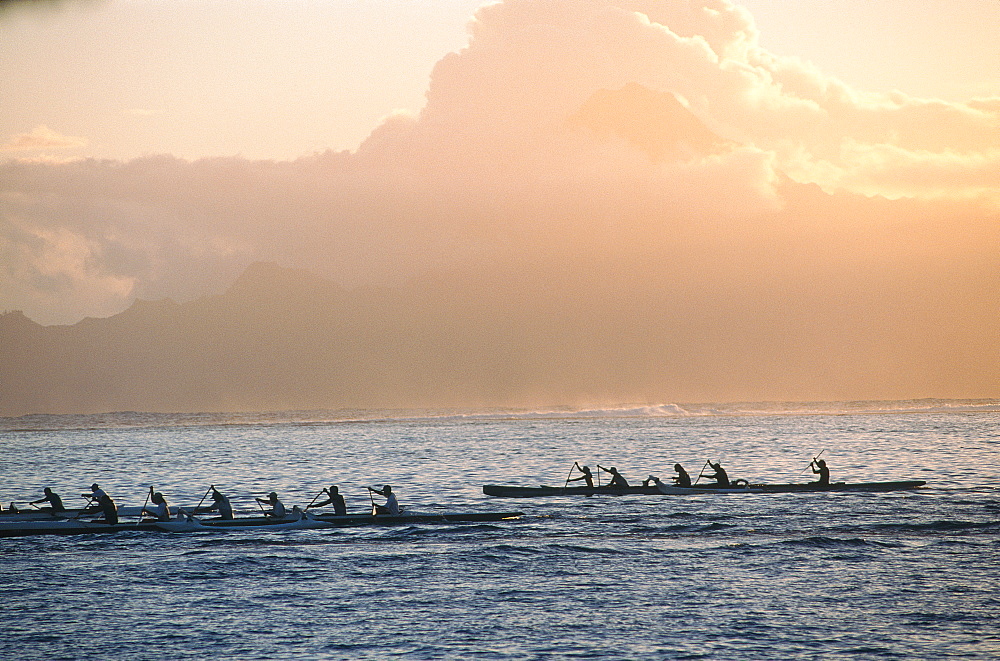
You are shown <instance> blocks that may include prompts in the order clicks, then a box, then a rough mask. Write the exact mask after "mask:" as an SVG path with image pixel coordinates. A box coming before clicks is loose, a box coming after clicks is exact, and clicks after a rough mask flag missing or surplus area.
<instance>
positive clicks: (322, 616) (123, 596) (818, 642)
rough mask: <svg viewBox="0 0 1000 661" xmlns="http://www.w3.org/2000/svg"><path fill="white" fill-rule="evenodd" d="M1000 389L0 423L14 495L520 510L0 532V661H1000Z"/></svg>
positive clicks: (247, 508) (22, 498) (5, 492)
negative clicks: (165, 528) (876, 489)
mask: <svg viewBox="0 0 1000 661" xmlns="http://www.w3.org/2000/svg"><path fill="white" fill-rule="evenodd" d="M996 404H997V403H996V402H984V401H971V402H942V401H937V400H927V401H924V400H921V401H917V402H902V403H896V404H894V405H892V404H885V403H850V404H843V405H838V404H835V403H825V404H821V405H808V406H802V405H797V406H793V405H778V404H759V405H751V404H743V405H700V406H692V405H685V406H678V405H665V406H652V407H621V408H619V409H607V410H600V411H595V410H588V411H572V410H552V411H487V412H482V411H479V412H453V411H434V412H426V411H422V412H400V411H393V412H371V411H340V412H286V413H273V414H239V415H230V414H197V415H194V414H187V415H169V414H143V413H120V414H106V415H103V416H28V417H26V418H17V419H5V420H0V439H2V440H3V449H4V452H3V453H2V456H0V474H2V475H3V476H4V478H5V479H4V482H3V484H2V485H0V499H2V500H3V503H4V506H5V507H6V505H7V503H9V502H11V501H17V502H18V503H20V504H21V505H22V506H23V505H24V503H26V501H28V500H33V499H35V498H40V497H41V490H42V488H43V487H45V486H50V487H52V488H53V489H54V490H55V491H57V492H59V493H60V494H62V495H63V498H64V499H65V500H66V502H67V505H70V506H79V505H80V504H82V502H83V501H82V499H81V498H80V497H79V494H81V493H83V492H84V491H86V490H87V487H88V486H89V485H90V484H91V482H99V483H100V484H101V486H102V487H103V488H105V489H106V490H107V491H108V492H109V493H111V495H112V496H114V497H115V499H116V500H117V502H118V504H119V505H142V503H143V499H144V496H145V494H146V493H147V491H148V488H149V486H150V485H153V486H155V487H156V489H157V490H159V491H162V492H163V493H164V494H165V495H166V497H167V499H168V500H169V501H170V502H171V503H172V504H176V505H182V506H184V505H187V506H193V505H195V504H197V503H198V501H199V500H200V499H201V498H202V497H203V495H204V494H205V491H206V489H207V488H208V486H209V485H211V484H215V485H217V486H218V487H219V488H220V489H221V490H224V491H225V492H227V493H229V494H230V495H231V496H232V497H233V501H234V504H236V506H237V507H238V508H239V509H241V510H243V511H244V512H246V513H251V512H253V511H255V510H256V505H255V502H254V500H253V498H254V497H255V496H263V495H264V494H266V493H268V492H270V491H277V492H278V493H279V494H280V495H281V497H282V499H283V500H284V502H285V503H286V504H287V505H289V506H291V505H292V504H296V503H297V504H306V503H308V502H309V501H310V500H311V499H312V498H313V497H314V496H315V495H316V494H317V492H319V490H320V489H322V488H323V487H326V486H329V485H330V484H337V485H339V486H340V488H341V490H342V491H343V492H344V493H345V495H346V497H347V501H348V507H349V508H350V509H351V510H352V511H359V512H360V511H366V510H368V509H369V508H370V506H371V500H370V497H369V495H368V492H367V490H365V489H364V486H365V485H382V484H384V483H390V484H392V486H393V490H394V491H396V492H397V493H398V494H399V498H400V502H401V504H403V505H404V506H405V507H407V508H410V509H411V510H412V511H465V510H472V511H500V510H519V511H522V512H524V516H523V517H522V518H521V519H520V520H517V521H504V522H494V523H476V524H440V525H409V526H401V527H392V528H355V529H333V530H280V531H279V530H274V531H268V530H252V531H247V530H240V531H230V532H223V533H217V532H208V533H202V532H198V533H188V534H170V533H148V532H139V531H136V532H125V533H121V534H117V535H113V536H110V535H109V536H99V535H98V536H66V537H62V536H42V537H23V538H2V539H0V561H2V563H3V568H4V569H3V573H2V577H3V578H2V579H0V600H2V603H3V606H4V615H5V622H4V628H5V635H4V636H2V637H0V658H2V659H46V660H50V659H81V658H88V657H92V658H101V659H137V660H142V659H164V658H169V659H202V658H222V659H286V658H295V659H385V658H401V659H466V658H473V657H474V658H479V659H503V660H508V659H598V658H599V659H639V658H642V659H650V658H652V659H724V658H746V659H815V658H820V657H824V656H828V655H829V656H838V657H848V658H858V659H915V658H928V659H929V658H935V659H937V658H947V659H984V660H985V659H995V658H997V657H998V656H1000V629H998V628H997V622H1000V599H998V598H997V596H996V585H997V584H998V583H1000V562H998V560H1000V491H998V484H1000V480H998V479H997V478H998V477H1000V476H998V471H997V467H996V466H997V464H996V452H997V449H998V446H1000V407H998V406H997V405H996ZM820 452H822V456H823V457H824V458H826V459H827V461H828V462H829V464H830V466H831V469H832V471H833V478H834V479H835V480H844V481H849V482H859V481H882V480H900V479H921V480H926V481H927V482H928V486H927V487H925V488H922V489H919V490H916V491H912V492H891V493H841V494H816V493H812V494H809V493H804V494H756V495H736V496H725V495H717V496H707V495H702V496H691V497H683V496H628V497H611V496H606V497H592V498H571V497H557V498H549V499H538V500H534V499H496V498H490V497H487V496H484V495H483V493H482V490H481V488H482V485H483V484H512V485H521V486H536V485H539V484H550V485H561V484H563V483H564V480H565V479H566V478H567V476H568V473H569V471H570V468H571V466H572V465H573V462H574V461H579V462H580V463H581V464H583V463H587V464H589V465H591V466H594V465H595V464H597V463H600V464H601V465H602V466H611V465H614V466H616V467H617V468H618V469H619V471H621V472H622V473H623V474H624V475H625V476H627V477H628V478H629V479H630V481H632V482H633V483H636V482H639V481H641V480H642V479H644V478H645V477H647V476H648V475H651V474H653V475H659V476H661V477H662V478H664V479H666V478H667V477H669V475H671V474H672V471H671V467H672V466H673V464H674V462H681V463H683V464H684V465H685V466H687V468H688V469H689V471H691V472H692V475H697V474H698V471H699V469H700V468H701V466H702V465H704V462H705V461H706V460H707V459H711V460H712V461H718V460H721V461H722V463H723V464H724V465H725V466H726V468H727V469H728V470H729V473H730V476H731V477H734V478H735V477H744V478H747V479H750V480H751V481H764V482H805V481H808V480H809V479H811V478H812V476H811V474H810V473H809V471H808V470H807V466H808V463H809V460H810V459H811V458H812V457H813V456H815V455H817V454H818V453H820Z"/></svg>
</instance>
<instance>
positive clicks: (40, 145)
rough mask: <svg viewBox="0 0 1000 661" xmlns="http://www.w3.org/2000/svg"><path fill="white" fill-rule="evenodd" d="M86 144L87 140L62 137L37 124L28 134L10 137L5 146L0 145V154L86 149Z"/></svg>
mask: <svg viewBox="0 0 1000 661" xmlns="http://www.w3.org/2000/svg"><path fill="white" fill-rule="evenodd" d="M87 144H88V140H87V139H86V138H74V137H70V136H66V135H62V134H60V133H57V132H55V131H53V130H52V129H50V128H49V127H47V126H45V125H44V124H39V125H38V126H36V127H35V128H33V129H32V130H31V131H30V132H29V133H18V134H16V135H13V136H11V138H10V140H9V141H8V142H7V143H6V144H4V145H0V152H5V151H7V152H12V151H37V150H42V149H73V148H78V147H86V146H87Z"/></svg>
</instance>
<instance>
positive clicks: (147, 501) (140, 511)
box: [135, 487, 170, 525]
mask: <svg viewBox="0 0 1000 661" xmlns="http://www.w3.org/2000/svg"><path fill="white" fill-rule="evenodd" d="M151 495H153V487H149V491H147V492H146V500H145V501H143V503H142V509H141V510H139V518H138V519H136V520H135V525H139V523H141V522H142V515H143V513H144V512H145V511H146V505H147V504H148V503H149V497H150V496H151ZM169 513H170V512H169V511H168V512H167V514H169Z"/></svg>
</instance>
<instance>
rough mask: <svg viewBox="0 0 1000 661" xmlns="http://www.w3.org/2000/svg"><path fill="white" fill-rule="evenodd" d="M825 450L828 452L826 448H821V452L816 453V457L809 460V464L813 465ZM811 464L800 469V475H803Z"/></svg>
mask: <svg viewBox="0 0 1000 661" xmlns="http://www.w3.org/2000/svg"><path fill="white" fill-rule="evenodd" d="M824 452H826V448H823V449H822V450H820V451H819V454H818V455H816V456H815V457H813V460H812V461H810V462H809V466H812V465H813V464H815V463H816V460H817V459H819V457H820V455H821V454H823V453H824ZM809 466H806V467H805V468H803V469H802V470H800V471H799V475H802V474H803V473H805V472H806V470H808V468H809Z"/></svg>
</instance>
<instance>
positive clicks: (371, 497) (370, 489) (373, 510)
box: [365, 487, 377, 516]
mask: <svg viewBox="0 0 1000 661" xmlns="http://www.w3.org/2000/svg"><path fill="white" fill-rule="evenodd" d="M365 488H366V489H368V500H370V501H372V516H375V514H376V513H377V512H376V510H375V496H373V495H372V492H373V489H372V488H371V487H365Z"/></svg>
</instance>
